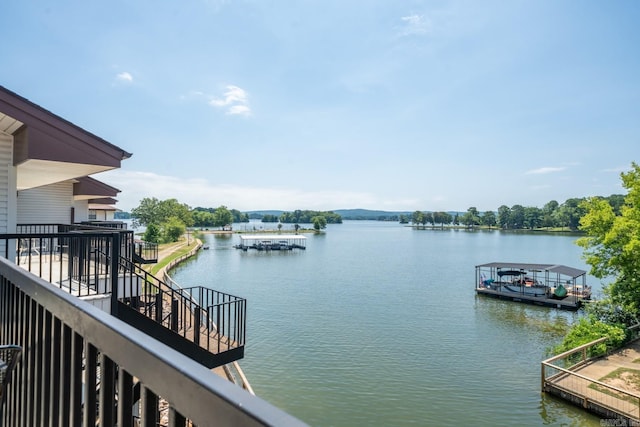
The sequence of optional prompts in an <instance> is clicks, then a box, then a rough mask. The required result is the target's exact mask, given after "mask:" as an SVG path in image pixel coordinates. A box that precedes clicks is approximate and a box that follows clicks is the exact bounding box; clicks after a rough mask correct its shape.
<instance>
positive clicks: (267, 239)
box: [234, 234, 307, 251]
mask: <svg viewBox="0 0 640 427" xmlns="http://www.w3.org/2000/svg"><path fill="white" fill-rule="evenodd" d="M306 242H307V238H306V237H305V236H301V235H299V234H253V235H243V234H241V235H240V244H238V245H235V246H234V247H235V248H236V249H242V250H243V251H247V250H249V249H255V250H258V251H290V250H292V249H306Z"/></svg>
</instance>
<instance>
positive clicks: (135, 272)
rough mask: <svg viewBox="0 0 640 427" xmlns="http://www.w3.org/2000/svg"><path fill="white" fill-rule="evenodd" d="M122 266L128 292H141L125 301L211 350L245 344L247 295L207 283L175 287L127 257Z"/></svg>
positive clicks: (217, 351)
mask: <svg viewBox="0 0 640 427" xmlns="http://www.w3.org/2000/svg"><path fill="white" fill-rule="evenodd" d="M121 265H123V266H124V271H126V272H127V273H126V274H127V275H126V277H125V278H124V292H125V294H126V295H136V294H137V297H134V298H121V301H122V302H124V303H125V304H127V305H129V306H131V307H132V308H134V309H135V310H137V311H139V312H140V313H142V314H144V315H145V316H146V317H148V318H150V319H153V320H155V321H156V322H157V323H160V324H161V325H163V326H164V327H165V328H167V329H170V330H172V331H174V332H176V333H178V334H179V335H181V336H182V337H183V338H186V339H188V340H189V341H192V342H194V343H195V344H197V345H199V346H200V347H201V348H203V349H205V350H207V351H209V352H211V353H214V354H219V353H221V352H224V351H228V350H232V349H236V348H241V347H244V345H245V337H246V311H247V302H246V300H245V299H244V298H240V297H237V296H235V295H231V294H228V293H224V292H220V291H216V290H214V289H210V288H205V287H203V286H194V287H189V288H181V287H178V286H171V285H169V284H167V283H166V282H165V281H163V280H161V279H159V278H157V277H156V276H154V275H152V274H151V273H149V272H147V271H146V270H144V269H142V268H140V267H139V266H137V265H135V264H133V263H131V262H129V261H127V260H121ZM140 284H142V285H143V286H140Z"/></svg>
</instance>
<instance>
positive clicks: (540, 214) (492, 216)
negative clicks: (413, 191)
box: [400, 194, 624, 231]
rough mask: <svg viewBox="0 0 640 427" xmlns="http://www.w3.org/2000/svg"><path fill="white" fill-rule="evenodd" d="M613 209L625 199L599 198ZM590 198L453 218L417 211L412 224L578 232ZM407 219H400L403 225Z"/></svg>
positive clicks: (472, 209) (472, 212)
mask: <svg viewBox="0 0 640 427" xmlns="http://www.w3.org/2000/svg"><path fill="white" fill-rule="evenodd" d="M596 199H598V200H602V201H604V202H606V203H608V204H609V205H610V206H611V209H612V210H613V212H614V213H616V214H619V213H620V212H621V208H622V206H623V204H624V196H623V195H620V194H612V195H611V196H609V197H596ZM586 200H588V199H587V198H572V199H567V200H566V201H565V202H564V203H562V204H559V203H558V202H557V201H555V200H551V201H550V202H547V203H546V204H545V205H544V206H543V207H542V208H538V207H535V206H522V205H513V206H512V207H508V206H506V205H502V206H500V207H499V208H498V210H497V212H494V211H486V212H482V213H480V212H479V211H478V209H477V208H475V207H470V208H469V209H467V211H466V212H464V213H463V214H462V215H459V214H455V215H451V214H450V213H448V212H422V211H415V212H414V213H413V214H412V215H411V222H412V223H413V224H414V225H416V226H420V225H422V226H423V227H424V226H426V225H427V224H431V225H432V226H434V227H435V226H436V225H440V226H441V227H443V228H444V226H445V225H463V226H465V227H467V228H473V227H477V226H484V227H488V228H494V227H496V228H500V229H503V230H535V229H541V228H549V229H551V228H565V229H569V230H572V231H576V230H578V229H579V228H580V220H581V218H582V217H583V216H584V215H585V214H586V213H587V211H586V208H585V205H584V202H585V201H586ZM403 220H405V221H406V218H401V220H400V221H401V222H403Z"/></svg>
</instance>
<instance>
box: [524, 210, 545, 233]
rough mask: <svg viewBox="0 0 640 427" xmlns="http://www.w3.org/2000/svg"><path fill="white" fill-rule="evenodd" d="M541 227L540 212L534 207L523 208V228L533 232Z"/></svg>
mask: <svg viewBox="0 0 640 427" xmlns="http://www.w3.org/2000/svg"><path fill="white" fill-rule="evenodd" d="M541 225H542V210H541V209H540V208H537V207H535V206H527V207H526V208H524V226H525V227H526V228H529V229H531V230H533V229H534V228H539V227H540V226H541Z"/></svg>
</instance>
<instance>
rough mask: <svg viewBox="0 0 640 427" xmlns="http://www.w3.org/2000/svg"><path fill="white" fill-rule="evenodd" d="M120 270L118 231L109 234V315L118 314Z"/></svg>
mask: <svg viewBox="0 0 640 427" xmlns="http://www.w3.org/2000/svg"><path fill="white" fill-rule="evenodd" d="M119 271H120V233H112V234H111V315H112V316H116V317H117V316H118V279H119V277H118V276H119Z"/></svg>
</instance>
